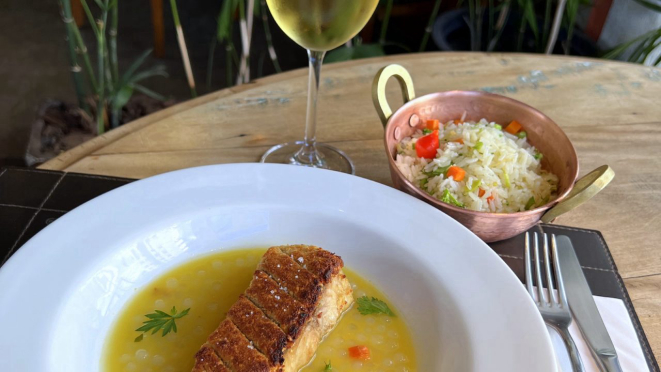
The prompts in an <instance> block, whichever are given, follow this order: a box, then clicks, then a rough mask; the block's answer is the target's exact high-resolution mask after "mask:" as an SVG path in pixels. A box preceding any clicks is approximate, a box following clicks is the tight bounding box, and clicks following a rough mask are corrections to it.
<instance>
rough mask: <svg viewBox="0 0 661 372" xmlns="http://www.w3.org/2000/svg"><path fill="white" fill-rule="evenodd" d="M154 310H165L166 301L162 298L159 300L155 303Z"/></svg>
mask: <svg viewBox="0 0 661 372" xmlns="http://www.w3.org/2000/svg"><path fill="white" fill-rule="evenodd" d="M154 308H156V309H157V310H161V309H165V301H163V299H162V298H159V299H158V300H156V301H154Z"/></svg>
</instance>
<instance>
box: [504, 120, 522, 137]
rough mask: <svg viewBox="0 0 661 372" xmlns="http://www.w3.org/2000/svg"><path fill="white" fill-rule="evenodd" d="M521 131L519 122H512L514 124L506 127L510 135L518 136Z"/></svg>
mask: <svg viewBox="0 0 661 372" xmlns="http://www.w3.org/2000/svg"><path fill="white" fill-rule="evenodd" d="M520 130H521V124H519V122H518V121H516V120H512V122H511V123H510V124H509V125H508V126H506V127H505V132H507V133H509V134H517V133H519V131H520Z"/></svg>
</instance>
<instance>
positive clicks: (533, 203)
mask: <svg viewBox="0 0 661 372" xmlns="http://www.w3.org/2000/svg"><path fill="white" fill-rule="evenodd" d="M534 205H535V197H534V196H531V197H530V199H528V202H527V203H526V207H525V208H526V210H530V208H532V207H533V206H534Z"/></svg>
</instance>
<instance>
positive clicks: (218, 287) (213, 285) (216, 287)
mask: <svg viewBox="0 0 661 372" xmlns="http://www.w3.org/2000/svg"><path fill="white" fill-rule="evenodd" d="M211 288H212V289H213V290H214V291H220V290H221V289H222V288H223V285H222V284H221V283H220V282H213V283H211Z"/></svg>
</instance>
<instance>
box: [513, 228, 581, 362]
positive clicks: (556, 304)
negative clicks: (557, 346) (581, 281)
mask: <svg viewBox="0 0 661 372" xmlns="http://www.w3.org/2000/svg"><path fill="white" fill-rule="evenodd" d="M534 234H535V235H534V240H533V241H534V247H533V249H534V255H533V257H531V253H530V249H531V242H530V236H529V233H527V232H526V243H525V245H526V247H525V260H526V286H527V287H528V292H529V293H530V296H531V297H532V299H533V301H535V304H536V305H537V308H538V309H539V312H540V313H541V314H542V318H543V319H544V322H546V324H548V325H549V326H551V327H553V329H555V330H556V331H557V332H558V333H559V334H560V336H561V337H562V340H563V341H564V342H565V345H566V346H567V350H568V351H569V357H570V359H571V363H572V369H573V370H574V371H579V372H583V371H584V368H583V363H582V362H581V357H580V356H579V354H578V349H577V348H576V344H575V343H574V340H573V339H572V337H571V335H570V334H569V325H570V324H571V322H572V317H571V312H570V311H569V305H568V303H567V295H566V293H565V284H564V282H563V279H562V271H561V270H560V264H559V262H558V259H557V252H558V251H557V245H556V241H555V234H552V235H551V251H552V255H550V254H549V242H548V238H547V236H546V233H544V237H543V243H544V252H543V255H544V256H543V257H540V252H539V243H538V239H537V233H534ZM531 258H532V259H533V260H534V264H535V268H534V272H535V278H536V279H537V290H536V291H535V290H534V289H533V268H532V266H531ZM540 258H541V259H543V261H544V267H545V270H544V271H545V272H546V284H547V287H548V289H545V288H544V283H543V282H542V264H541V259H540ZM551 260H553V269H554V271H555V279H556V283H557V285H558V294H556V293H555V290H554V288H553V279H552V278H551ZM547 291H548V293H547ZM535 292H537V297H536V298H535ZM547 295H548V296H547Z"/></svg>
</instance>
